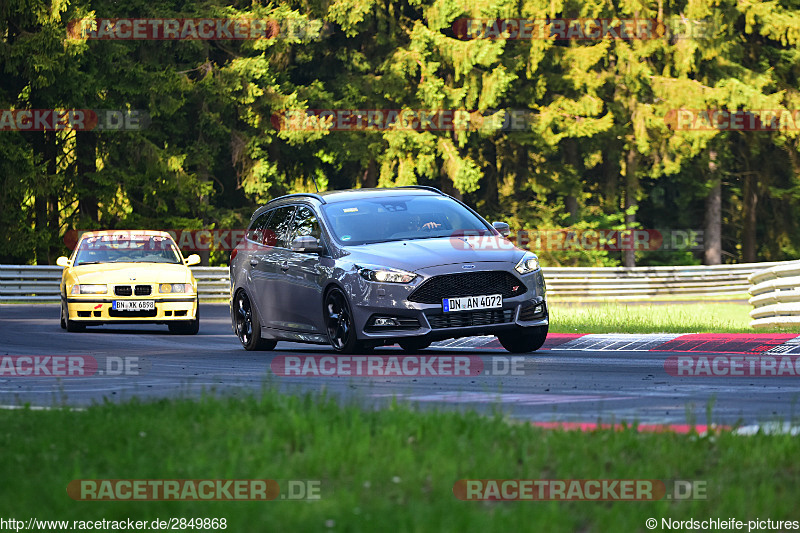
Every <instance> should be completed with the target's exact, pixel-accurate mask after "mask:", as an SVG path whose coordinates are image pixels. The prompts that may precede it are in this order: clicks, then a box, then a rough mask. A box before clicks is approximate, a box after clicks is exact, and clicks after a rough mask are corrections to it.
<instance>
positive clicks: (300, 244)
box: [292, 235, 322, 254]
mask: <svg viewBox="0 0 800 533" xmlns="http://www.w3.org/2000/svg"><path fill="white" fill-rule="evenodd" d="M292 251H293V252H302V253H305V254H318V253H320V252H322V245H320V243H319V241H318V240H317V239H316V238H314V237H312V236H311V235H302V236H300V237H295V238H294V240H293V241H292Z"/></svg>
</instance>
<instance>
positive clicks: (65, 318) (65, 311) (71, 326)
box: [61, 301, 86, 333]
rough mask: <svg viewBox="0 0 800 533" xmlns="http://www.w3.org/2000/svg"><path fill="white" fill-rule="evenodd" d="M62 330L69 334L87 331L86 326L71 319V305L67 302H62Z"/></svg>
mask: <svg viewBox="0 0 800 533" xmlns="http://www.w3.org/2000/svg"><path fill="white" fill-rule="evenodd" d="M61 329H65V330H67V331H68V332H69V333H78V332H81V331H86V326H84V325H83V324H76V323H75V321H73V320H70V319H69V304H68V303H67V302H66V301H62V302H61Z"/></svg>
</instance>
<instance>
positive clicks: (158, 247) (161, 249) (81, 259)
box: [75, 235, 183, 266]
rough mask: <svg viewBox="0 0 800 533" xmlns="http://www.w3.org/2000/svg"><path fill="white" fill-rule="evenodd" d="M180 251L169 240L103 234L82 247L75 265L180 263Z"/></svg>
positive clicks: (84, 243)
mask: <svg viewBox="0 0 800 533" xmlns="http://www.w3.org/2000/svg"><path fill="white" fill-rule="evenodd" d="M182 262H183V261H182V260H181V255H180V252H179V251H178V249H177V247H176V246H175V243H174V242H173V241H172V239H170V238H169V237H161V236H150V235H103V236H100V237H87V238H86V239H83V240H82V241H81V242H80V244H79V245H78V252H77V254H76V255H75V266H79V265H87V264H92V263H171V264H180V263H182Z"/></svg>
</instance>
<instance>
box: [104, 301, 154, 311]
mask: <svg viewBox="0 0 800 533" xmlns="http://www.w3.org/2000/svg"><path fill="white" fill-rule="evenodd" d="M155 308H156V302H155V301H154V300H114V301H113V302H112V303H111V309H113V310H114V311H152V310H154V309H155Z"/></svg>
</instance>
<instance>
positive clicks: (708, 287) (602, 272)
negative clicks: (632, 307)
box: [544, 263, 779, 300]
mask: <svg viewBox="0 0 800 533" xmlns="http://www.w3.org/2000/svg"><path fill="white" fill-rule="evenodd" d="M777 264H779V263H742V264H738V265H713V266H703V265H692V266H657V267H633V268H625V267H606V268H580V267H567V268H558V267H554V268H545V269H544V275H545V281H546V282H547V289H548V290H547V295H548V296H556V297H559V298H581V299H586V298H589V299H595V298H596V299H605V300H630V299H642V298H648V297H653V296H676V297H692V296H696V297H703V296H739V295H742V294H744V293H746V292H747V289H748V288H749V287H750V284H749V282H748V276H749V275H750V274H752V273H753V272H755V271H757V270H760V269H762V268H764V267H767V266H772V265H777Z"/></svg>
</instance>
